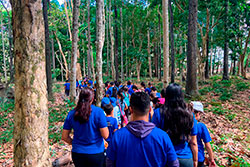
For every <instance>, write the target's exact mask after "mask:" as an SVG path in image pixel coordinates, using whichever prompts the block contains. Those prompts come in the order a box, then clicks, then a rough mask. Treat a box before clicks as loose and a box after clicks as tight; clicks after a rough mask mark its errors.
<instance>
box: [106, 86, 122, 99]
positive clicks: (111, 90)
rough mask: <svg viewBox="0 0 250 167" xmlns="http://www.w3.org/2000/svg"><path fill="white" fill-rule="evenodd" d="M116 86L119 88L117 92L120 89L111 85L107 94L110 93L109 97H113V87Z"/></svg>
mask: <svg viewBox="0 0 250 167" xmlns="http://www.w3.org/2000/svg"><path fill="white" fill-rule="evenodd" d="M114 88H116V89H117V92H118V90H119V89H118V88H117V87H110V88H109V89H108V90H107V92H106V95H107V94H108V95H109V97H111V96H112V94H113V89H114Z"/></svg>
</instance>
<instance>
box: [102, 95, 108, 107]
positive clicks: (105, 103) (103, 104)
mask: <svg viewBox="0 0 250 167" xmlns="http://www.w3.org/2000/svg"><path fill="white" fill-rule="evenodd" d="M107 104H110V99H109V98H108V97H104V98H103V99H102V102H101V107H102V108H103V107H104V106H105V105H107Z"/></svg>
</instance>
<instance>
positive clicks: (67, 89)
mask: <svg viewBox="0 0 250 167" xmlns="http://www.w3.org/2000/svg"><path fill="white" fill-rule="evenodd" d="M64 89H65V94H66V96H69V90H70V83H69V80H67V81H66V83H65V84H64Z"/></svg>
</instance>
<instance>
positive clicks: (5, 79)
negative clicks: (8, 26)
mask: <svg viewBox="0 0 250 167" xmlns="http://www.w3.org/2000/svg"><path fill="white" fill-rule="evenodd" d="M0 12H1V33H2V51H3V68H4V69H3V70H4V82H5V84H7V66H6V56H5V48H4V32H3V30H4V28H3V13H2V11H0Z"/></svg>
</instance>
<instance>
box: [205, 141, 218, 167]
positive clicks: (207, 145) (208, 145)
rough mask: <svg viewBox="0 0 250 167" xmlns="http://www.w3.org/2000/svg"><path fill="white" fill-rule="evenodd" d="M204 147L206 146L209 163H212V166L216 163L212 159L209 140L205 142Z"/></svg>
mask: <svg viewBox="0 0 250 167" xmlns="http://www.w3.org/2000/svg"><path fill="white" fill-rule="evenodd" d="M205 147H206V149H207V152H208V155H209V165H212V167H215V165H216V164H215V161H214V155H213V150H212V148H211V145H210V142H207V143H205Z"/></svg>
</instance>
